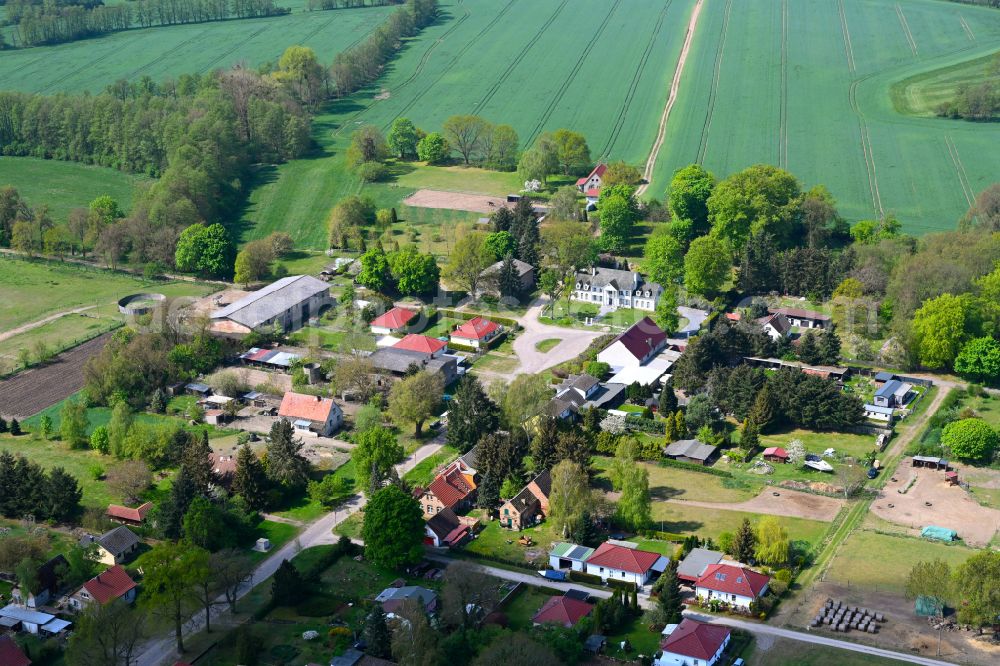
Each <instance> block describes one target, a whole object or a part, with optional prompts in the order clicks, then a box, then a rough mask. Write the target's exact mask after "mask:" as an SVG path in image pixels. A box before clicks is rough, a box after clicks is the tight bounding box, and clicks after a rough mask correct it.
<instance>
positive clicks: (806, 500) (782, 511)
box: [666, 488, 844, 522]
mask: <svg viewBox="0 0 1000 666" xmlns="http://www.w3.org/2000/svg"><path fill="white" fill-rule="evenodd" d="M775 493H778V494H777V495H775ZM666 501H667V502H668V503H670V504H686V505H688V506H697V507H701V508H703V509H726V510H727V511H746V512H749V513H766V514H770V515H772V516H794V517H795V518H807V519H809V520H821V521H823V522H830V521H831V520H833V519H834V518H836V517H837V513H838V512H839V511H840V509H841V507H843V506H844V500H839V499H834V498H833V497H824V496H822V495H813V494H811V493H802V492H798V491H795V490H789V489H788V488H765V489H764V490H762V491H760V494H759V495H757V496H756V497H754V498H752V499H748V500H747V501H745V502H735V503H733V502H696V501H690V500H682V499H668V500H666Z"/></svg>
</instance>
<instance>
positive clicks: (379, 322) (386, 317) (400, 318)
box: [370, 307, 417, 335]
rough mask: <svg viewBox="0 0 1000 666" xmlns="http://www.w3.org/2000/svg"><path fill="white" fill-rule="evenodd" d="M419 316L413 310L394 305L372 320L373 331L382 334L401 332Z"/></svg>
mask: <svg viewBox="0 0 1000 666" xmlns="http://www.w3.org/2000/svg"><path fill="white" fill-rule="evenodd" d="M416 316H417V313H416V312H414V311H413V310H407V309H406V308H398V307H394V308H392V309H391V310H389V311H388V312H386V313H385V314H383V315H380V316H378V317H375V319H373V320H372V323H371V324H370V326H371V331H372V333H377V334H380V335H392V334H393V333H399V332H400V331H402V330H403V329H405V328H406V326H407V325H408V324H409V323H410V321H412V320H413V318H414V317H416Z"/></svg>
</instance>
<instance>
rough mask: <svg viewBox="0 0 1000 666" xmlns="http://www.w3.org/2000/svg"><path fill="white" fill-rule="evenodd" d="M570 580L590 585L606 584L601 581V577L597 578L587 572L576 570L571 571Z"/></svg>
mask: <svg viewBox="0 0 1000 666" xmlns="http://www.w3.org/2000/svg"><path fill="white" fill-rule="evenodd" d="M569 579H570V580H571V581H573V582H574V583H588V584H590V585H603V584H604V581H603V580H601V577H600V576H595V575H594V574H589V573H587V572H585V571H577V570H576V569H571V570H570V572H569Z"/></svg>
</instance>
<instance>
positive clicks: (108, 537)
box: [80, 525, 139, 557]
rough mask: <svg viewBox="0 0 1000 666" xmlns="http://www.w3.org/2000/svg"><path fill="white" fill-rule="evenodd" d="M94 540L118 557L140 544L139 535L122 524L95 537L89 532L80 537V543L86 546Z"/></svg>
mask: <svg viewBox="0 0 1000 666" xmlns="http://www.w3.org/2000/svg"><path fill="white" fill-rule="evenodd" d="M94 542H97V543H99V544H101V547H102V548H104V550H106V551H108V552H109V553H111V554H112V555H114V556H116V557H117V556H118V555H121V554H122V553H124V552H125V551H127V550H128V549H129V548H131V547H132V546H134V545H136V544H138V543H139V537H137V536H136V535H135V533H134V532H132V530H130V529H129V528H127V527H125V526H124V525H121V526H119V527H116V528H115V529H113V530H111V531H110V532H105V533H104V534H102V535H101V536H99V537H96V538H95V537H93V536H91V535H89V534H88V535H86V536H84V537H83V538H82V539H80V545H81V546H83V547H84V548H86V547H87V546H89V545H90V544H92V543H94Z"/></svg>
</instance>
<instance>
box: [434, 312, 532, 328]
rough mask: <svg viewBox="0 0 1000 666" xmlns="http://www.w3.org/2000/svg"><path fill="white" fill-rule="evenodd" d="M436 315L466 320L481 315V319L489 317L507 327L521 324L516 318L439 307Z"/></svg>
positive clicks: (517, 326)
mask: <svg viewBox="0 0 1000 666" xmlns="http://www.w3.org/2000/svg"><path fill="white" fill-rule="evenodd" d="M437 312H438V315H440V316H444V317H451V318H452V319H463V320H466V321H468V320H469V319H475V318H476V317H482V318H483V319H489V320H490V321H492V322H496V323H498V324H500V325H502V326H507V327H508V328H520V327H521V325H520V324H518V323H517V320H516V319H509V318H507V317H494V316H492V315H481V314H479V313H478V312H460V311H458V310H442V309H439V310H438V311H437Z"/></svg>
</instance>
